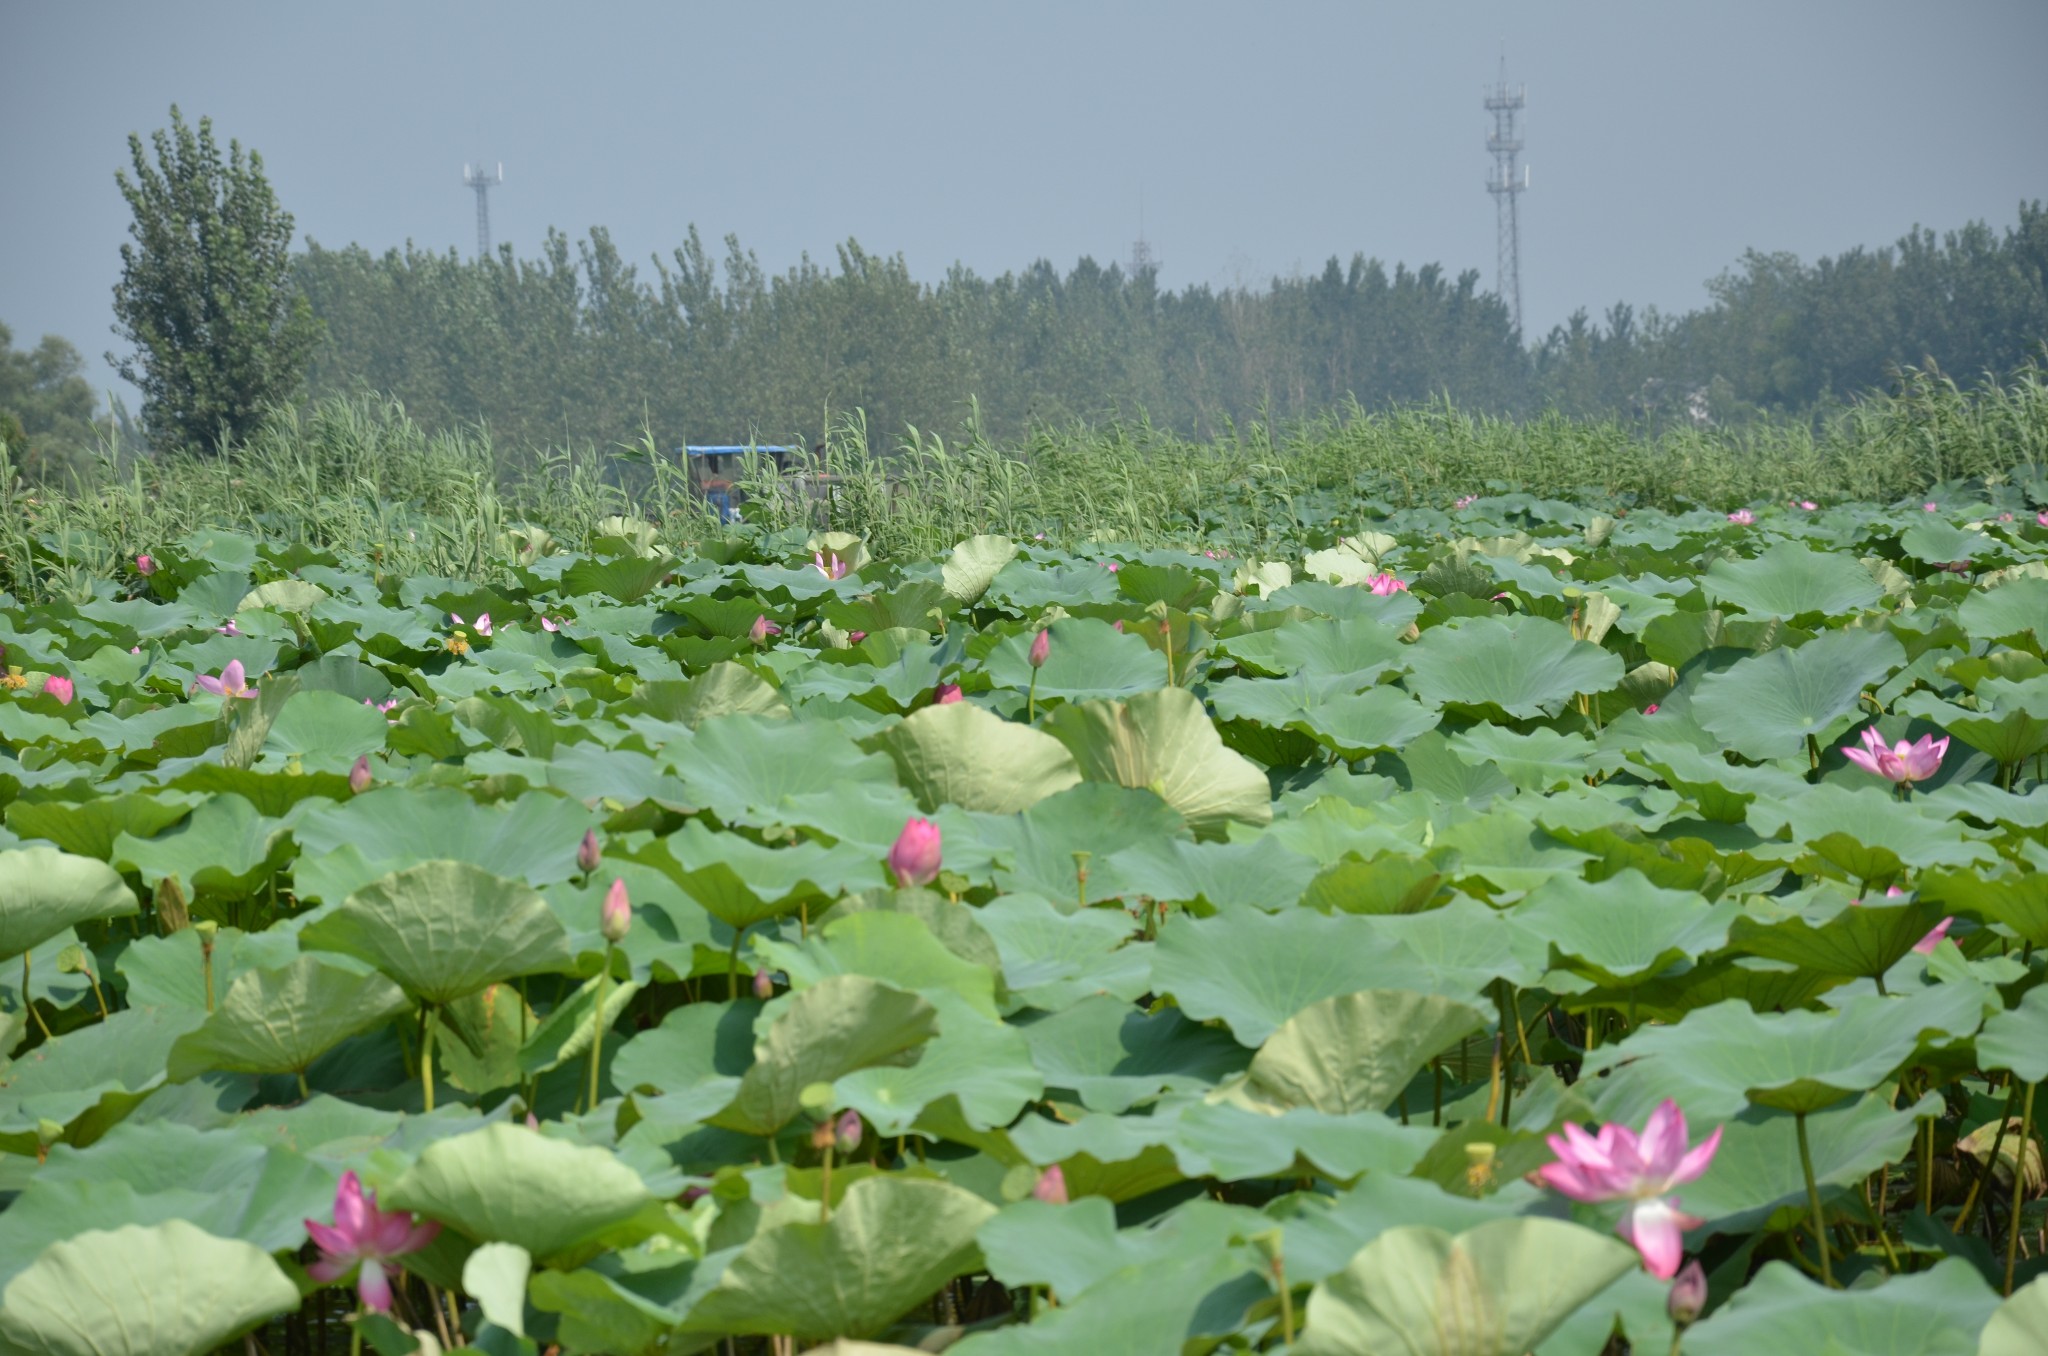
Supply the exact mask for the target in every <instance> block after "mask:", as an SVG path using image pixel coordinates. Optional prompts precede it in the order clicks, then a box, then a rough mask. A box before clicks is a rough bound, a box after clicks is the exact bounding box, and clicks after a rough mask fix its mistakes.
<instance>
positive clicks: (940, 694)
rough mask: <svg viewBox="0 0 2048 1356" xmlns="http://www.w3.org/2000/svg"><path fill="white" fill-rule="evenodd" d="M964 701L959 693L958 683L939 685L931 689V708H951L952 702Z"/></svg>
mask: <svg viewBox="0 0 2048 1356" xmlns="http://www.w3.org/2000/svg"><path fill="white" fill-rule="evenodd" d="M964 700H966V698H965V697H964V695H963V694H962V693H961V691H960V684H958V683H940V684H939V685H938V686H937V687H935V688H933V689H932V705H933V706H951V705H952V704H953V703H954V702H957V701H964Z"/></svg>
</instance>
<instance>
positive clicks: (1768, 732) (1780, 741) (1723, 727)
mask: <svg viewBox="0 0 2048 1356" xmlns="http://www.w3.org/2000/svg"><path fill="white" fill-rule="evenodd" d="M1905 662H1906V651H1905V647H1904V646H1902V645H1900V644H1899V642H1898V641H1897V640H1896V639H1895V638H1893V637H1892V636H1891V635H1889V634H1887V633H1886V632H1883V631H1862V630H1845V631H1831V632H1829V633H1828V634H1826V635H1823V636H1817V637H1815V638H1814V639H1813V640H1810V641H1808V642H1807V643H1806V644H1804V645H1802V646H1800V647H1799V648H1798V649H1796V650H1791V649H1785V648H1783V647H1780V648H1778V649H1775V650H1770V651H1767V652H1766V653H1764V654H1760V655H1753V656H1751V657H1749V658H1746V659H1743V660H1740V661H1739V662H1737V663H1735V664H1733V665H1731V666H1729V667H1728V668H1725V669H1721V670H1719V671H1718V672H1714V673H1709V674H1707V675H1705V676H1704V677H1702V678H1701V679H1700V683H1699V690H1698V691H1697V692H1696V693H1695V694H1694V695H1693V702H1692V710H1693V717H1694V719H1696V720H1697V721H1699V723H1700V726H1701V728H1703V729H1705V730H1706V731H1707V732H1708V733H1709V734H1711V735H1713V736H1714V737H1715V738H1716V739H1719V740H1720V741H1721V742H1722V743H1723V744H1725V745H1726V746H1727V747H1728V748H1731V749H1733V750H1734V751H1735V752H1737V753H1739V754H1741V755H1742V756H1743V757H1745V758H1755V759H1769V758H1788V757H1793V756H1796V755H1798V754H1800V753H1803V752H1805V750H1806V741H1807V740H1808V739H1809V738H1814V739H1831V738H1833V737H1834V736H1835V735H1836V734H1838V733H1839V732H1840V730H1839V728H1838V726H1837V722H1841V721H1842V718H1843V717H1844V716H1847V715H1849V713H1851V712H1852V711H1854V710H1855V708H1856V703H1857V700H1858V698H1859V697H1860V696H1861V694H1862V693H1863V692H1864V690H1865V689H1867V688H1870V687H1874V686H1876V685H1877V684H1878V683H1879V682H1880V681H1882V680H1883V679H1884V677H1885V675H1886V674H1888V673H1890V672H1892V670H1894V669H1896V668H1899V667H1900V666H1902V665H1903V664H1904V663H1905ZM1844 724H1846V722H1844Z"/></svg>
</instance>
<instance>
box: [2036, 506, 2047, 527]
mask: <svg viewBox="0 0 2048 1356" xmlns="http://www.w3.org/2000/svg"><path fill="white" fill-rule="evenodd" d="M2034 521H2035V522H2036V523H2039V524H2040V525H2041V526H2042V527H2048V509H2042V510H2041V511H2040V512H2039V513H2037V514H2035V515H2034Z"/></svg>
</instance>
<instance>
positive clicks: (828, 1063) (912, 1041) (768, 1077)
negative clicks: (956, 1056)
mask: <svg viewBox="0 0 2048 1356" xmlns="http://www.w3.org/2000/svg"><path fill="white" fill-rule="evenodd" d="M770 1012H772V1013H773V1014H774V1015H773V1018H772V1021H771V1023H770V1025H769V1027H768V1032H767V1034H766V1035H765V1036H762V1037H761V1038H760V1039H759V1040H758V1041H757V1042H756V1044H755V1046H754V1065H753V1067H752V1068H750V1069H748V1070H747V1072H746V1075H745V1077H743V1078H742V1079H741V1080H740V1087H739V1091H738V1092H737V1094H735V1096H734V1097H733V1100H732V1105H730V1106H728V1107H726V1108H725V1109H724V1110H723V1111H721V1112H720V1113H719V1114H718V1115H716V1116H712V1117H707V1118H706V1119H707V1120H709V1121H710V1122H711V1123H712V1124H715V1125H721V1126H724V1127H725V1128H727V1129H730V1130H738V1131H741V1132H742V1133H745V1134H752V1135H771V1134H774V1133H775V1132H776V1131H778V1130H780V1129H781V1128H782V1127H783V1126H785V1125H788V1124H789V1123H790V1121H792V1120H794V1119H795V1118H796V1115H797V1113H798V1112H799V1111H800V1110H802V1109H803V1102H802V1094H803V1090H804V1089H805V1088H807V1087H809V1086H810V1085H811V1084H813V1083H830V1082H832V1081H833V1080H834V1079H837V1078H841V1077H844V1076H845V1075H847V1074H849V1073H852V1072H853V1071H854V1070H856V1069H864V1068H867V1067H868V1066H870V1065H874V1064H885V1063H890V1062H894V1061H900V1060H902V1059H903V1057H904V1056H905V1055H906V1053H907V1052H909V1051H911V1050H914V1049H915V1048H916V1047H917V1046H919V1045H922V1044H923V1043H924V1042H926V1041H928V1040H930V1039H931V1038H932V1037H933V1036H934V1035H936V1034H937V1031H938V1010H937V1009H936V1008H934V1007H933V1006H932V1005H931V1004H930V1003H929V1002H927V1001H926V1000H924V999H923V998H920V997H918V996H917V995H916V994H912V993H905V992H903V991H902V990H901V989H893V988H890V987H889V986H888V985H886V984H883V983H881V982H880V981H878V980H874V979H869V978H868V977H866V976H865V975H832V976H829V977H827V978H825V979H822V980H819V981H818V982H817V983H816V984H813V985H811V986H810V987H809V988H807V989H802V990H800V991H798V992H796V993H793V994H791V995H789V996H788V997H787V998H785V999H783V1000H781V1001H780V1002H778V1003H777V1004H776V1005H775V1006H774V1007H773V1008H771V1009H770ZM765 1015H766V1014H764V1016H765Z"/></svg>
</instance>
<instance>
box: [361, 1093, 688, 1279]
mask: <svg viewBox="0 0 2048 1356" xmlns="http://www.w3.org/2000/svg"><path fill="white" fill-rule="evenodd" d="M652 1200H654V1195H653V1193H652V1192H650V1191H649V1190H648V1189H647V1185H646V1183H644V1182H643V1181H641V1180H640V1174H638V1173H636V1172H634V1171H633V1170H632V1169H631V1168H629V1167H627V1166H626V1165H625V1164H624V1163H623V1162H621V1161H620V1160H619V1158H618V1156H617V1155H616V1154H614V1153H612V1152H611V1151H610V1150H609V1149H600V1148H596V1147H594V1146H591V1145H587V1144H571V1143H569V1142H567V1141H565V1140H559V1139H551V1138H549V1137H548V1136H546V1135H543V1134H540V1133H539V1132H537V1131H534V1130H529V1129H527V1128H526V1127H525V1126H523V1125H511V1124H507V1123H504V1122H499V1123H497V1124H495V1125H487V1126H484V1127H483V1128H482V1129H480V1130H472V1131H470V1132H469V1133H467V1134H462V1135H455V1136H452V1137H450V1138H447V1139H441V1140H436V1141H435V1142H434V1143H432V1144H429V1145H428V1146H427V1147H426V1148H425V1149H424V1150H422V1151H421V1153H420V1156H419V1159H418V1161H416V1162H415V1163H414V1164H413V1165H412V1167H411V1168H410V1169H408V1170H407V1172H406V1174H405V1175H404V1176H403V1177H400V1178H399V1179H398V1180H397V1181H396V1182H395V1183H393V1184H392V1185H391V1186H390V1187H389V1188H388V1189H387V1190H385V1191H383V1192H380V1193H379V1204H380V1205H382V1206H383V1208H385V1209H387V1210H412V1211H416V1212H418V1213H419V1214H422V1215H425V1216H426V1217H427V1218H429V1219H437V1220H440V1221H441V1222H442V1223H444V1224H446V1225H449V1226H450V1227H452V1228H454V1229H457V1230H459V1231H460V1232H462V1233H463V1234H465V1235H467V1236H468V1237H470V1238H471V1239H474V1240H475V1241H477V1242H480V1243H491V1242H495V1243H516V1244H518V1245H519V1246H520V1247H522V1248H524V1249H526V1251H527V1252H528V1253H530V1254H531V1255H532V1256H534V1257H535V1258H538V1259H541V1260H543V1261H545V1260H546V1259H548V1258H551V1257H554V1256H557V1255H558V1254H561V1253H565V1252H568V1251H569V1250H570V1249H572V1248H575V1247H577V1246H578V1245H579V1244H583V1243H587V1242H589V1241H590V1240H592V1239H595V1238H597V1237H598V1236H599V1235H601V1234H603V1233H604V1232H605V1231H606V1230H608V1229H611V1228H613V1227H614V1226H616V1225H619V1224H622V1223H624V1222H625V1221H626V1220H628V1219H630V1218H631V1217H632V1216H633V1215H635V1214H637V1213H638V1212H639V1211H640V1209H641V1207H643V1206H645V1205H647V1204H648V1203H649V1202H651V1201H652Z"/></svg>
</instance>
